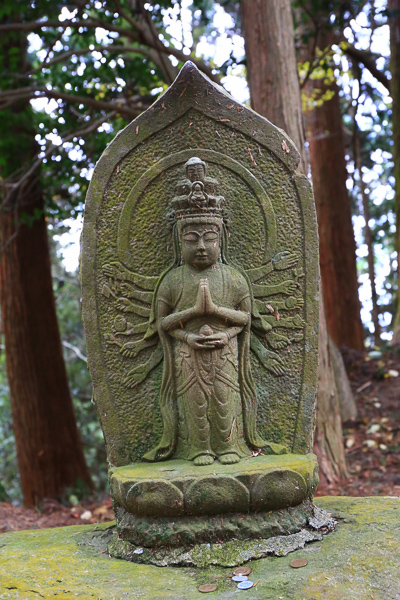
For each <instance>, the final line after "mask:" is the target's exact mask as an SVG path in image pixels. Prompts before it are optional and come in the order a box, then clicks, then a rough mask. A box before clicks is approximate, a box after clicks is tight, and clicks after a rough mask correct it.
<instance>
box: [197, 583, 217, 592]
mask: <svg viewBox="0 0 400 600" xmlns="http://www.w3.org/2000/svg"><path fill="white" fill-rule="evenodd" d="M216 589H217V586H216V585H215V583H205V584H204V585H201V586H200V587H199V592H203V594H206V593H207V592H215V590H216Z"/></svg>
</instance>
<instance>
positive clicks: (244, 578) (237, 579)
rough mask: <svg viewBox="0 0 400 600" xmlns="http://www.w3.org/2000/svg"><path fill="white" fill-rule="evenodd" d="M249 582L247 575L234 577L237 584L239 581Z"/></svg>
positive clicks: (233, 579)
mask: <svg viewBox="0 0 400 600" xmlns="http://www.w3.org/2000/svg"><path fill="white" fill-rule="evenodd" d="M247 580H248V577H246V575H234V576H233V577H232V581H236V582H238V581H247Z"/></svg>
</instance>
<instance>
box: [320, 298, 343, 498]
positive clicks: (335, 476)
mask: <svg viewBox="0 0 400 600" xmlns="http://www.w3.org/2000/svg"><path fill="white" fill-rule="evenodd" d="M319 327H320V329H319V343H320V346H319V371H318V401H317V427H316V430H315V441H314V452H315V454H316V455H317V457H318V464H319V472H320V485H321V487H323V488H326V486H328V487H329V486H337V485H338V484H339V483H340V481H341V479H343V478H345V477H347V476H348V471H347V464H346V457H345V453H344V445H343V434H342V420H341V410H340V408H341V407H340V399H339V393H338V391H339V389H340V388H339V387H338V385H337V380H336V378H335V374H336V373H335V369H334V366H335V358H337V357H335V351H336V352H337V353H338V354H339V350H338V349H337V348H336V347H335V345H334V344H333V342H330V341H329V334H328V331H327V327H326V320H325V316H324V305H323V302H321V305H320V313H319ZM332 350H333V351H334V352H333V353H332ZM341 362H342V363H343V360H342V361H341ZM337 364H340V363H337ZM336 366H337V365H336ZM343 373H344V374H345V373H346V371H345V370H344V368H343ZM343 373H342V374H343ZM346 380H347V376H346ZM349 388H350V385H349ZM350 393H351V391H350ZM351 397H352V396H351Z"/></svg>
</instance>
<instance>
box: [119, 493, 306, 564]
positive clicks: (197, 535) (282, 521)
mask: <svg viewBox="0 0 400 600" xmlns="http://www.w3.org/2000/svg"><path fill="white" fill-rule="evenodd" d="M114 507H115V516H116V519H117V529H118V533H119V536H120V537H121V539H123V540H125V541H127V542H131V543H132V544H135V545H136V546H144V547H162V546H168V547H173V546H190V545H193V544H204V543H213V542H221V541H224V542H225V541H227V540H230V539H239V540H248V539H253V538H269V537H271V536H278V535H288V534H289V533H297V532H299V531H300V530H301V529H302V528H303V527H305V526H306V525H307V523H308V521H309V519H310V518H312V516H313V513H314V511H313V506H312V504H311V502H310V501H309V500H306V501H305V502H302V504H300V505H298V506H291V507H289V508H285V509H281V510H272V511H268V512H266V511H259V512H257V513H253V512H250V513H248V512H246V513H241V512H234V513H232V512H231V513H227V514H215V515H213V514H203V515H183V516H177V517H171V516H168V517H161V516H159V517H156V518H152V517H146V516H143V517H140V516H136V515H133V514H132V513H130V512H128V511H127V510H126V509H125V508H123V507H122V506H120V505H119V504H117V503H115V505H114ZM146 556H147V555H146Z"/></svg>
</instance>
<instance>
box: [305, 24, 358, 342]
mask: <svg viewBox="0 0 400 600" xmlns="http://www.w3.org/2000/svg"><path fill="white" fill-rule="evenodd" d="M324 34H325V35H324ZM329 45H330V41H329V39H328V36H327V35H326V32H324V31H323V30H322V31H321V33H320V34H319V36H318V40H317V47H318V48H320V49H321V50H324V49H325V48H326V47H328V46H329ZM338 92H339V90H338V87H337V84H336V81H334V80H332V81H329V82H328V81H327V79H324V80H322V79H312V78H311V77H310V78H309V79H308V81H307V83H306V86H305V93H306V94H307V95H309V96H313V95H314V94H315V93H316V94H317V95H318V94H321V95H322V96H323V97H324V96H325V98H328V97H329V96H330V95H332V97H331V99H329V100H328V99H325V100H324V101H323V102H322V103H321V104H319V105H316V106H314V107H313V108H312V109H311V110H307V111H306V112H305V117H306V137H307V141H308V144H309V153H310V164H311V173H312V180H313V186H314V196H315V203H316V207H317V215H318V231H319V249H320V267H321V280H322V290H323V296H324V308H325V314H326V322H327V325H328V331H329V334H330V336H331V337H332V339H333V341H334V342H335V344H336V345H337V346H338V347H339V348H342V347H343V346H346V347H347V348H354V349H356V350H362V349H363V348H364V335H363V327H362V323H361V314H360V311H361V305H360V300H359V296H358V281H357V265H356V244H355V240H354V231H353V224H352V220H351V203H350V197H349V194H348V191H347V187H346V180H347V171H346V161H345V144H344V136H343V123H342V114H341V111H340V98H339V93H338Z"/></svg>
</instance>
